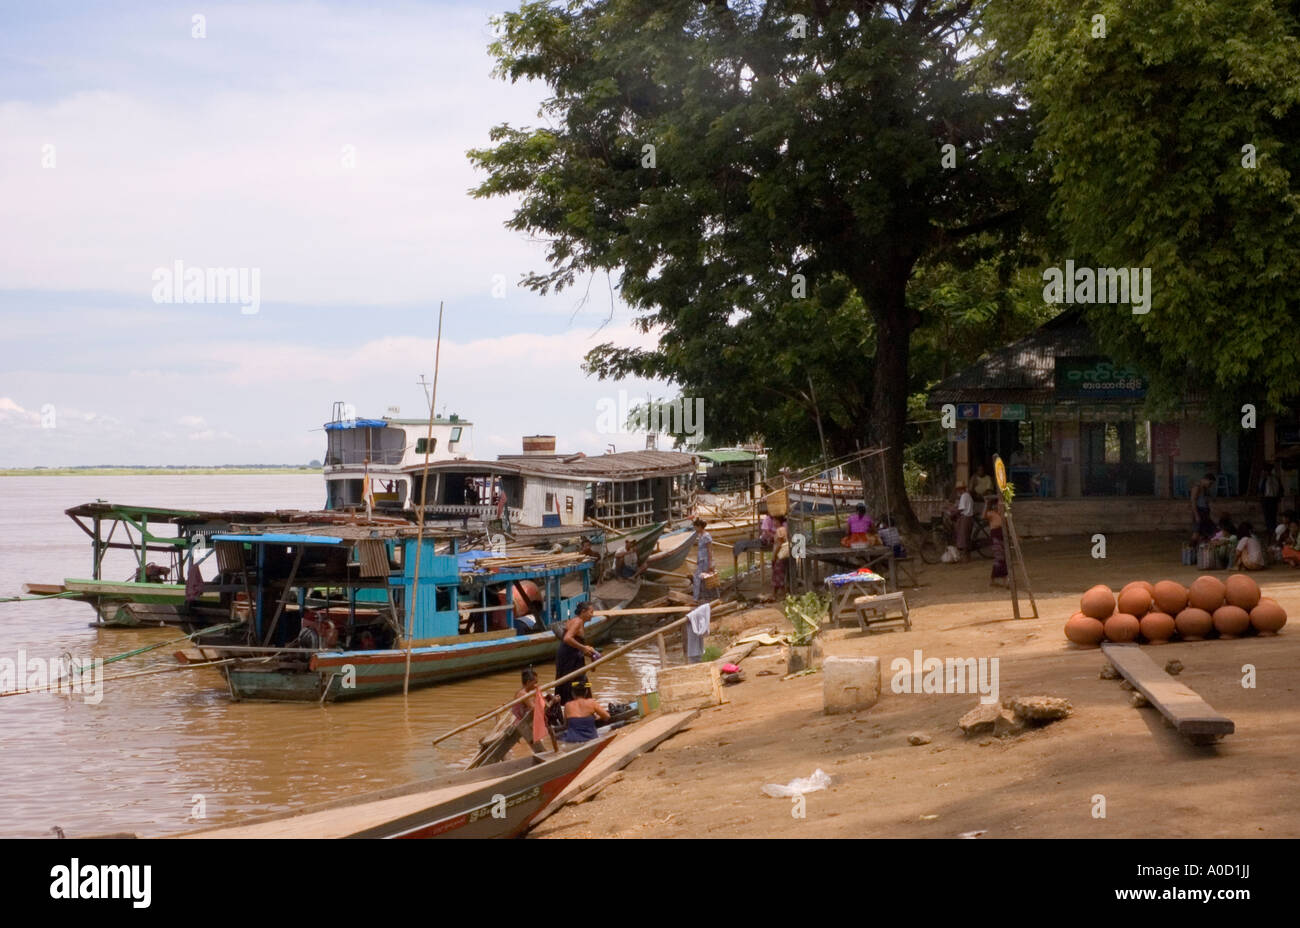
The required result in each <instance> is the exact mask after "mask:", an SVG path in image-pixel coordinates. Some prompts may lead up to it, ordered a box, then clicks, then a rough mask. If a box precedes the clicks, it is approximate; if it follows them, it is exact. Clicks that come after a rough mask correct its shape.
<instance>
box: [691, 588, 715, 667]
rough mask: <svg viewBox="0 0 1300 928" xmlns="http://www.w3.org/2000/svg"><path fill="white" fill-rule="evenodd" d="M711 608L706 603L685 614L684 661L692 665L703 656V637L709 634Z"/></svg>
mask: <svg viewBox="0 0 1300 928" xmlns="http://www.w3.org/2000/svg"><path fill="white" fill-rule="evenodd" d="M711 612H712V607H711V606H710V605H709V604H708V603H704V604H703V605H701V606H697V607H695V608H694V609H692V610H691V611H690V612H688V613H687V614H686V625H685V629H686V659H687V660H688V661H690V662H691V663H694V662H696V661H698V660H699V659H700V657H702V656H703V654H704V636H705V635H707V634H708V633H709V615H710V613H711Z"/></svg>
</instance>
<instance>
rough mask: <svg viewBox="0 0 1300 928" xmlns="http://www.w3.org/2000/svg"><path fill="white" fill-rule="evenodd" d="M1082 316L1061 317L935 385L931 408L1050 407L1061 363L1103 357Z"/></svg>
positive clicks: (930, 403) (1067, 315) (1062, 315)
mask: <svg viewBox="0 0 1300 928" xmlns="http://www.w3.org/2000/svg"><path fill="white" fill-rule="evenodd" d="M1101 354H1102V351H1101V349H1100V348H1099V347H1098V346H1097V341H1096V339H1094V338H1093V336H1092V333H1091V332H1090V331H1089V330H1088V327H1087V326H1086V325H1085V324H1084V323H1083V321H1082V320H1081V319H1080V317H1079V316H1078V315H1077V314H1076V313H1073V312H1066V313H1062V314H1061V315H1059V316H1057V317H1056V318H1055V319H1053V320H1051V321H1050V322H1048V323H1046V324H1044V325H1043V326H1041V327H1040V328H1038V329H1037V330H1035V331H1034V332H1032V333H1030V334H1029V335H1026V336H1025V337H1024V338H1022V339H1020V340H1018V341H1014V342H1012V343H1011V344H1009V345H1005V346H1003V347H1002V348H999V349H997V350H996V351H992V352H990V353H989V354H987V355H985V356H984V357H982V358H980V359H979V360H978V361H976V362H975V363H974V364H972V365H971V366H970V367H967V368H965V369H964V370H960V371H958V372H957V373H955V374H953V375H952V376H951V377H948V378H947V379H945V380H941V381H940V382H939V383H937V384H935V385H934V387H933V388H932V389H931V390H930V393H929V398H928V399H927V401H926V405H927V406H942V405H943V404H944V403H1025V404H1044V403H1051V402H1052V401H1053V400H1054V398H1055V395H1056V382H1055V380H1056V359H1057V358H1088V357H1096V356H1098V355H1101Z"/></svg>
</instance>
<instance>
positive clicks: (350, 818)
mask: <svg viewBox="0 0 1300 928" xmlns="http://www.w3.org/2000/svg"><path fill="white" fill-rule="evenodd" d="M612 740H613V736H612V735H606V736H605V737H602V738H599V739H597V740H595V741H591V742H588V743H586V744H582V745H578V746H575V747H574V748H572V749H570V750H568V751H561V752H559V753H554V752H545V753H541V754H534V755H532V756H530V757H525V758H522V759H520V760H512V761H502V762H501V763H496V764H488V765H486V766H483V767H479V768H476V769H474V770H469V771H466V772H464V773H460V774H455V775H453V776H450V777H441V778H437V779H433V780H425V781H422V782H419V783H412V784H408V785H406V786H399V787H394V788H393V789H387V790H382V791H378V792H374V793H367V794H365V795H362V796H357V797H353V798H350V799H344V800H337V801H335V802H331V803H327V804H322V805H315V806H310V807H308V808H305V809H300V810H296V811H291V812H285V813H280V814H278V815H272V816H265V817H261V818H257V819H253V820H251V821H248V822H243V823H240V824H236V825H225V826H218V827H216V828H211V829H204V830H202V831H197V832H191V833H190V834H186V835H180V836H178V837H184V838H208V839H211V838H514V837H518V836H519V835H521V834H523V832H524V831H526V830H527V828H528V826H529V825H530V824H531V823H532V821H533V819H535V818H536V817H537V816H538V814H540V813H541V812H542V810H543V809H545V808H546V807H547V806H548V805H550V803H551V802H552V801H553V800H554V799H555V797H556V796H558V795H559V794H560V792H561V791H562V790H563V789H564V788H565V787H566V786H568V785H569V783H570V782H572V780H573V779H574V778H575V777H576V776H577V775H578V774H579V773H581V772H582V770H583V768H585V767H586V766H587V765H588V764H590V763H591V761H592V760H593V759H594V758H595V757H596V755H598V754H599V753H600V752H601V751H603V750H605V748H606V747H608V746H609V744H610V742H611V741H612Z"/></svg>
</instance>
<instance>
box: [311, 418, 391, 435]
mask: <svg viewBox="0 0 1300 928" xmlns="http://www.w3.org/2000/svg"><path fill="white" fill-rule="evenodd" d="M384 428H388V420H387V419H343V420H340V421H338V422H326V423H325V431H327V432H337V431H340V430H342V429H384Z"/></svg>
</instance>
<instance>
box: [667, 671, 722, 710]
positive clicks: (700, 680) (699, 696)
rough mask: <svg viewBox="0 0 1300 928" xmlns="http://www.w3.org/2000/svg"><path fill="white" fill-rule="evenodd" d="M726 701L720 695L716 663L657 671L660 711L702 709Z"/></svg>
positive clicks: (720, 688)
mask: <svg viewBox="0 0 1300 928" xmlns="http://www.w3.org/2000/svg"><path fill="white" fill-rule="evenodd" d="M726 701H727V698H726V697H725V696H724V695H723V694H722V675H721V673H720V665H719V664H718V663H717V662H716V661H710V662H709V663H707V664H686V665H684V666H681V667H668V668H665V669H663V670H660V671H659V707H660V708H661V709H662V710H663V711H664V712H679V711H681V710H682V709H702V708H704V707H706V706H718V705H721V704H722V703H724V702H726Z"/></svg>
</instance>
